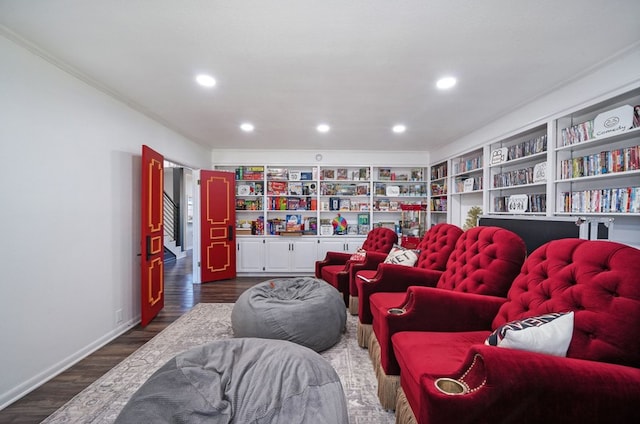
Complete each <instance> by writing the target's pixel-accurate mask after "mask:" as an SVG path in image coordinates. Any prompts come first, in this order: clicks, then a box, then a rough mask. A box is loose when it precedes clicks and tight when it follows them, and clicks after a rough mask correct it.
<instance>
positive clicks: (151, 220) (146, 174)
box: [140, 146, 164, 326]
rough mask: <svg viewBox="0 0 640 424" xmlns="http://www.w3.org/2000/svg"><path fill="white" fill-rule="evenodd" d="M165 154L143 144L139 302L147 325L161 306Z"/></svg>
mask: <svg viewBox="0 0 640 424" xmlns="http://www.w3.org/2000/svg"><path fill="white" fill-rule="evenodd" d="M163 168H164V157H163V156H162V155H161V154H160V153H158V152H155V151H153V150H152V149H150V148H149V147H147V146H142V190H141V192H142V199H141V205H142V207H141V211H142V213H141V215H142V220H141V221H142V225H141V236H140V244H141V250H140V251H141V252H142V259H141V261H140V262H141V264H142V271H141V273H140V276H141V282H140V287H141V290H140V291H141V296H140V297H141V303H142V322H141V324H142V326H146V325H147V324H149V322H150V321H151V320H152V319H153V318H154V317H155V316H156V315H158V312H160V310H161V309H162V308H163V306H164V262H163V260H164V259H163V254H164V228H163V212H162V202H163V192H164V170H163Z"/></svg>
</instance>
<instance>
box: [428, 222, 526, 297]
mask: <svg viewBox="0 0 640 424" xmlns="http://www.w3.org/2000/svg"><path fill="white" fill-rule="evenodd" d="M525 256H526V247H525V244H524V241H523V240H522V239H521V238H520V237H519V236H518V235H516V234H515V233H513V232H511V231H509V230H506V229H504V228H499V227H474V228H471V229H470V230H467V231H465V232H464V234H462V236H461V237H460V238H459V239H458V241H457V243H456V246H455V249H454V250H453V252H452V253H451V255H450V256H449V260H448V262H447V266H446V269H445V271H444V273H443V274H442V276H441V277H440V280H438V284H437V286H436V287H438V288H442V289H448V290H454V291H461V292H469V293H476V294H483V295H490V296H502V297H504V296H506V294H507V291H508V290H509V287H510V286H511V282H512V281H513V279H514V278H515V276H516V275H518V272H520V267H521V266H522V263H523V261H524V258H525Z"/></svg>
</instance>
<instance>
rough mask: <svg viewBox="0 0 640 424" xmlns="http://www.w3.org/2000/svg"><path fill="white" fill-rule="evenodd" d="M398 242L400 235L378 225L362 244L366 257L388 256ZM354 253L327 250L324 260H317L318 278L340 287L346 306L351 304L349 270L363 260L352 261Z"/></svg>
mask: <svg viewBox="0 0 640 424" xmlns="http://www.w3.org/2000/svg"><path fill="white" fill-rule="evenodd" d="M397 242H398V235H397V234H396V232H395V231H393V230H391V229H389V228H383V227H376V228H374V229H372V230H371V231H369V233H368V234H367V238H366V239H365V241H364V243H363V244H362V247H361V249H364V250H365V251H366V252H367V254H366V256H365V262H366V257H367V256H371V258H373V257H375V255H376V254H378V257H382V260H384V258H386V256H387V254H388V253H389V251H390V250H391V248H392V247H393V245H394V244H396V243H397ZM351 256H352V253H346V252H327V254H326V256H325V258H324V260H322V261H316V272H315V276H316V278H321V279H323V280H325V281H326V282H327V283H329V284H331V285H332V286H333V287H335V288H336V289H338V291H340V292H341V293H342V295H343V298H344V302H345V306H348V305H349V270H350V269H351V267H352V265H358V266H359V265H361V264H362V262H359V261H351V260H350V258H351Z"/></svg>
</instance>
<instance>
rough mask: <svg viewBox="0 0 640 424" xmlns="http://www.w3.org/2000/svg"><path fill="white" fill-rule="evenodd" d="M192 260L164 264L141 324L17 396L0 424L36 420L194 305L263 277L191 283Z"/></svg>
mask: <svg viewBox="0 0 640 424" xmlns="http://www.w3.org/2000/svg"><path fill="white" fill-rule="evenodd" d="M191 264H192V260H191V256H190V255H188V256H187V257H186V258H182V259H178V260H176V261H175V262H171V263H167V264H166V265H165V306H164V309H163V310H162V311H161V312H160V314H159V315H158V316H157V317H156V318H155V319H154V320H153V321H152V322H151V323H150V324H149V325H148V326H147V327H145V328H142V327H141V326H140V325H137V326H136V327H134V328H132V329H131V330H129V331H127V332H126V333H124V334H123V335H121V336H119V337H118V338H116V339H115V340H113V341H112V342H110V343H108V344H107V345H105V346H104V347H102V348H100V349H98V350H97V351H96V352H94V353H93V354H91V355H89V356H88V357H86V358H85V359H83V360H81V361H80V362H78V363H77V364H75V365H74V366H72V367H71V368H69V369H68V370H66V371H64V372H63V373H61V374H59V375H58V376H56V377H55V378H53V379H51V380H50V381H48V382H47V383H45V384H43V385H42V386H40V387H39V388H37V389H35V390H34V391H32V392H31V393H29V394H27V395H26V396H24V397H23V398H21V399H20V400H18V401H16V402H14V403H13V404H11V405H9V406H8V407H6V408H5V409H3V410H2V411H0V423H3V424H4V423H39V422H41V421H42V420H43V419H45V418H46V417H48V416H49V415H51V414H52V413H53V412H55V411H56V410H57V409H58V408H60V407H61V406H62V405H64V404H65V403H66V402H67V401H69V400H70V399H71V398H73V397H74V396H75V395H76V394H78V393H80V392H81V391H82V390H83V389H84V388H86V387H87V386H89V385H90V384H91V383H93V382H94V381H96V380H97V379H98V378H100V377H101V376H102V375H103V374H105V373H106V372H107V371H109V370H110V369H111V368H113V367H114V366H115V365H117V364H118V363H120V362H121V361H122V360H123V359H125V358H126V357H127V356H129V355H130V354H131V353H133V352H134V351H135V350H136V349H138V348H139V347H140V346H142V345H143V344H145V343H146V342H147V341H149V340H151V338H153V337H154V336H155V335H156V334H158V333H159V332H160V331H162V330H163V329H164V328H166V327H167V326H168V325H169V324H171V323H172V322H173V321H175V320H176V319H178V318H179V317H180V316H182V315H183V314H184V313H185V312H187V311H189V310H190V309H191V308H192V307H193V306H194V305H196V304H198V303H232V302H235V301H236V299H237V298H238V296H240V294H242V292H244V291H245V290H246V289H247V288H249V287H251V286H253V285H255V284H257V283H259V282H261V281H264V280H265V279H266V278H265V277H239V278H236V279H233V280H226V281H217V282H213V283H207V284H202V285H200V284H196V285H194V284H193V283H192V268H191Z"/></svg>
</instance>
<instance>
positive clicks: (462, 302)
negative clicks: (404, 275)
mask: <svg viewBox="0 0 640 424" xmlns="http://www.w3.org/2000/svg"><path fill="white" fill-rule="evenodd" d="M376 296H384V293H383V294H376ZM506 300H507V299H505V298H502V297H495V296H484V295H479V294H474V293H465V292H454V291H451V290H444V289H438V288H434V287H418V286H413V287H409V289H408V290H407V294H406V296H405V300H404V302H403V303H402V304H401V305H397V306H398V307H399V308H402V309H404V313H402V314H398V315H396V314H390V313H387V314H386V315H385V316H384V320H385V322H386V326H385V327H387V331H388V333H389V334H388V335H386V336H387V337H388V338H389V339H390V338H391V336H392V335H393V334H395V333H398V332H400V331H447V332H455V331H480V330H486V331H490V330H491V323H492V321H493V318H494V317H495V315H496V313H497V312H498V309H500V306H502V304H503V303H504V302H505V301H506Z"/></svg>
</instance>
